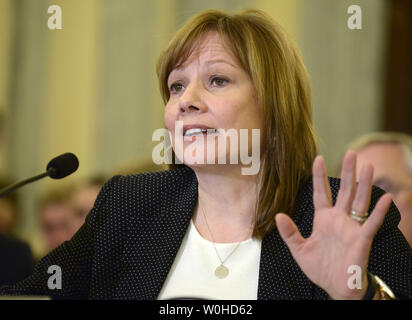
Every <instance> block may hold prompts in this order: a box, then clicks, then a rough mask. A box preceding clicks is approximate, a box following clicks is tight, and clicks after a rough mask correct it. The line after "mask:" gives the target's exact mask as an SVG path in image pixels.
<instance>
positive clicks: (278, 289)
mask: <svg viewBox="0 0 412 320" xmlns="http://www.w3.org/2000/svg"><path fill="white" fill-rule="evenodd" d="M330 184H331V188H332V191H333V197H334V199H335V198H336V195H337V191H338V189H339V179H335V178H330ZM312 191H313V190H312V182H310V181H309V182H308V183H307V184H306V185H304V186H303V187H302V188H301V190H300V191H299V194H298V196H297V202H296V210H295V213H294V215H293V219H294V221H295V223H296V224H297V226H298V227H299V229H300V231H301V232H302V234H303V236H304V237H308V236H309V235H310V233H311V230H312V219H313V203H312ZM197 192H198V182H197V179H196V175H195V174H194V172H193V171H192V170H191V169H190V168H188V167H185V166H183V167H182V168H180V169H176V170H171V171H165V172H155V173H145V174H137V175H131V176H116V177H113V178H112V179H111V180H110V181H109V182H108V183H106V184H105V186H104V187H103V188H102V190H101V192H100V194H99V196H98V198H97V200H96V203H95V206H94V208H93V209H92V211H91V212H90V214H89V215H88V217H87V219H86V222H85V224H84V225H83V226H82V227H81V228H80V230H79V231H78V232H77V233H76V234H75V235H74V236H73V238H72V239H71V240H70V241H67V242H65V243H64V244H62V245H61V246H60V247H58V248H56V249H55V250H54V251H52V252H51V253H50V254H48V255H47V256H45V257H44V258H43V259H42V260H41V261H40V262H39V263H38V264H37V266H36V268H35V271H34V273H33V274H32V275H31V276H30V277H28V278H27V279H25V280H23V281H21V282H20V283H18V284H16V285H15V286H13V287H8V288H3V289H2V291H1V293H2V294H37V295H47V296H51V297H52V298H58V299H156V298H157V296H158V294H159V292H160V290H161V288H162V286H163V284H164V282H165V280H166V277H167V274H168V272H169V270H170V268H171V266H172V264H173V261H174V259H175V256H176V254H177V251H178V250H179V247H180V245H181V242H182V240H183V237H184V235H185V233H186V230H187V228H188V226H189V223H190V219H191V217H192V215H193V211H194V208H195V204H196V202H197V198H198V193H197ZM382 194H383V191H382V190H380V189H378V188H373V191H372V201H371V202H372V204H371V206H372V207H373V206H374V205H375V203H376V201H377V199H378V198H379V197H380V196H381V195H382ZM399 220H400V215H399V212H398V210H397V209H396V207H395V206H394V205H392V206H391V208H390V210H389V213H388V214H387V217H386V220H385V222H384V225H383V226H382V227H381V229H380V230H379V232H378V234H377V236H376V238H375V240H374V243H373V247H372V252H371V256H370V262H369V270H370V272H372V273H373V274H375V275H378V276H379V277H380V278H381V279H382V280H384V281H385V282H386V283H387V284H388V285H389V287H390V288H391V289H392V290H393V291H394V292H395V293H396V294H397V295H398V296H403V297H409V296H412V283H411V282H412V281H411V279H412V250H411V249H410V248H409V246H408V244H407V242H406V240H405V238H404V237H403V236H402V234H401V233H400V231H399V229H398V228H397V225H398V223H399ZM51 265H58V266H60V267H61V270H62V289H60V290H59V289H55V290H50V289H48V287H47V282H48V278H49V277H50V274H48V273H47V269H48V267H49V266H51ZM326 298H327V294H326V293H325V292H324V291H323V290H321V289H320V288H319V287H317V286H316V285H314V284H313V283H312V282H311V281H310V280H309V279H308V278H307V277H306V276H305V275H304V274H303V272H302V271H301V270H300V268H299V267H298V265H297V264H296V262H295V261H294V259H293V258H292V256H291V254H290V252H289V250H288V248H287V247H286V245H285V244H284V242H283V240H282V239H281V238H280V236H279V234H278V232H277V231H276V230H274V231H272V232H271V233H270V234H268V235H267V236H266V237H265V238H264V239H263V242H262V251H261V262H260V270H259V284H258V299H326Z"/></svg>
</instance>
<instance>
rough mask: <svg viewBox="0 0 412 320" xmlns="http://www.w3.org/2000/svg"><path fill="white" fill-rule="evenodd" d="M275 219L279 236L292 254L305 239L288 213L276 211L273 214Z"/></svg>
mask: <svg viewBox="0 0 412 320" xmlns="http://www.w3.org/2000/svg"><path fill="white" fill-rule="evenodd" d="M275 219H276V226H277V229H278V231H279V234H280V236H281V237H282V239H283V241H285V243H286V245H287V246H288V248H289V250H290V252H291V253H292V255H294V254H295V253H296V251H297V249H298V248H299V247H300V246H301V245H302V244H303V243H304V242H305V239H304V238H303V237H302V235H301V234H300V232H299V230H298V228H297V227H296V225H295V223H294V222H293V221H292V219H291V218H290V217H289V216H288V215H286V214H284V213H278V214H277V215H276V216H275Z"/></svg>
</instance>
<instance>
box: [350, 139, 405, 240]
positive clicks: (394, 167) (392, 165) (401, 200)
mask: <svg viewBox="0 0 412 320" xmlns="http://www.w3.org/2000/svg"><path fill="white" fill-rule="evenodd" d="M348 149H352V150H355V151H356V153H357V155H358V164H359V165H358V167H357V169H358V170H357V173H356V175H357V179H358V180H359V177H360V170H359V169H360V168H361V167H362V166H363V165H365V164H366V163H370V164H372V166H373V168H374V173H375V174H374V176H373V184H374V185H376V186H378V187H380V188H381V189H383V190H385V191H386V192H389V193H391V194H392V196H393V201H394V203H395V204H396V206H397V207H398V209H399V211H400V214H401V221H400V223H399V225H398V227H399V229H400V230H401V231H402V233H403V235H404V236H405V238H406V240H407V241H408V242H409V245H410V246H411V247H412V136H410V135H407V134H403V133H395V132H376V133H370V134H366V135H363V136H361V137H359V138H358V139H356V140H355V141H353V142H352V143H351V144H350V145H349V147H348Z"/></svg>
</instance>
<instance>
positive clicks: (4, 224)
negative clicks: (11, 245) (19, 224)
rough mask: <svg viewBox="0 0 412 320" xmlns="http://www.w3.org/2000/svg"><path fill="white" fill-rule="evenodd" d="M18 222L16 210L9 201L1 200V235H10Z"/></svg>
mask: <svg viewBox="0 0 412 320" xmlns="http://www.w3.org/2000/svg"><path fill="white" fill-rule="evenodd" d="M15 222H16V208H14V206H13V205H12V204H11V202H10V201H9V200H7V199H0V233H2V234H10V233H11V232H12V231H13V228H14V225H15Z"/></svg>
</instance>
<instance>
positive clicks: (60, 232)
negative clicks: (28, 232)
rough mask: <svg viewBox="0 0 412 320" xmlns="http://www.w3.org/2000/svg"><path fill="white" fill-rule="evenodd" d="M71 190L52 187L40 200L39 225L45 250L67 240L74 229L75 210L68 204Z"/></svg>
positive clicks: (69, 188)
mask: <svg viewBox="0 0 412 320" xmlns="http://www.w3.org/2000/svg"><path fill="white" fill-rule="evenodd" d="M72 190H73V188H72V187H64V188H61V189H53V190H51V191H49V192H48V193H46V194H45V195H44V196H43V198H42V199H41V200H40V204H39V214H40V226H41V232H42V236H43V239H44V241H45V245H46V251H47V252H49V251H51V250H53V249H54V248H56V247H58V246H59V245H61V244H62V243H63V242H64V241H66V240H69V239H70V238H71V237H72V236H73V234H74V233H75V231H76V229H75V227H76V219H75V211H74V209H73V207H72V206H71V204H70V195H71V193H72Z"/></svg>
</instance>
